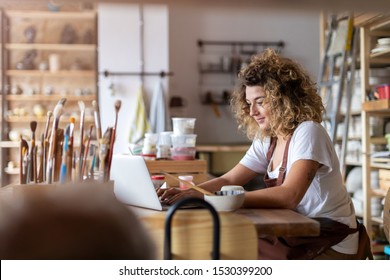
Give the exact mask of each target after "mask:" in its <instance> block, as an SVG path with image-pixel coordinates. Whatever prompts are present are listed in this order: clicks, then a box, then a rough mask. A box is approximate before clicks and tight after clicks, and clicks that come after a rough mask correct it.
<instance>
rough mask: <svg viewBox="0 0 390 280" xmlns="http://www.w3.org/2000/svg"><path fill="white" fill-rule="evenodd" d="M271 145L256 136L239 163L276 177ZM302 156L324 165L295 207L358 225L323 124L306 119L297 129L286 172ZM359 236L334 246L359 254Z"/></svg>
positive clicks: (292, 140)
mask: <svg viewBox="0 0 390 280" xmlns="http://www.w3.org/2000/svg"><path fill="white" fill-rule="evenodd" d="M269 146H270V138H267V139H265V140H264V141H261V140H254V141H253V143H252V145H251V147H250V148H249V150H248V151H247V152H246V155H245V156H244V157H243V158H242V159H241V161H240V163H241V164H242V165H244V166H246V167H247V168H249V169H251V170H253V171H255V172H257V173H261V174H265V172H268V176H269V178H276V177H277V176H278V174H279V167H280V165H279V166H278V167H277V168H276V169H274V170H272V171H271V170H269V169H268V162H267V151H268V148H269ZM301 159H307V160H314V161H317V162H318V163H320V164H321V165H322V166H321V167H320V168H319V169H318V171H317V173H316V175H315V177H314V179H313V181H312V183H311V184H310V186H309V188H308V190H307V192H306V194H305V195H304V197H303V198H302V200H301V202H300V203H299V204H298V206H297V208H296V209H295V210H296V211H297V212H298V213H300V214H302V215H305V216H307V217H313V218H315V217H326V218H330V219H333V220H336V221H338V222H340V223H344V224H346V225H348V226H349V227H350V228H356V218H355V209H354V207H353V204H352V200H351V198H350V196H349V194H348V192H347V189H346V188H345V186H343V181H342V176H341V172H340V164H339V160H338V157H337V154H336V152H335V150H334V146H333V143H332V141H331V139H330V138H329V135H328V133H327V132H326V130H325V128H324V127H323V126H322V125H321V124H319V123H316V122H312V121H308V122H303V123H301V124H300V125H299V126H298V127H297V129H296V130H295V131H294V133H293V135H292V137H291V141H290V146H289V150H288V160H287V167H286V168H287V173H286V176H288V173H289V170H290V169H291V166H292V164H294V162H296V161H298V160H301ZM269 171H270V172H269ZM358 238H359V234H358V233H357V232H356V233H353V234H350V235H348V236H347V237H346V238H345V239H344V240H343V241H341V242H340V243H338V244H337V245H335V246H333V247H332V249H334V250H336V251H338V252H341V253H344V254H356V253H357V249H358Z"/></svg>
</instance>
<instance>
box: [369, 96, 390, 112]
mask: <svg viewBox="0 0 390 280" xmlns="http://www.w3.org/2000/svg"><path fill="white" fill-rule="evenodd" d="M362 110H363V111H365V112H367V113H387V114H388V113H390V99H379V100H373V101H367V102H364V103H363V105H362Z"/></svg>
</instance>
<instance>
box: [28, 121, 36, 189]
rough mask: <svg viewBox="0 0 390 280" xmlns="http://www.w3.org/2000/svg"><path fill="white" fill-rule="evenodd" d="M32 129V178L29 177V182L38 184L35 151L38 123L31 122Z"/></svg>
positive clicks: (30, 163)
mask: <svg viewBox="0 0 390 280" xmlns="http://www.w3.org/2000/svg"><path fill="white" fill-rule="evenodd" d="M30 128H31V145H30V152H29V156H30V162H29V170H30V177H29V180H30V181H32V182H36V180H37V170H36V155H35V157H34V149H35V131H36V129H37V122H36V121H31V122H30Z"/></svg>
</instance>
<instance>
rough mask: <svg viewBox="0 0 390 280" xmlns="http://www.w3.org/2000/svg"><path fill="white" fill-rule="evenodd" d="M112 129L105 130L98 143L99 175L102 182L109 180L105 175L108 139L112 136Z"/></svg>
mask: <svg viewBox="0 0 390 280" xmlns="http://www.w3.org/2000/svg"><path fill="white" fill-rule="evenodd" d="M112 130H113V129H112V127H109V128H107V130H106V132H104V135H103V137H102V139H101V140H100V143H99V175H100V176H101V178H102V180H103V181H107V180H108V179H109V177H108V175H107V168H106V167H107V164H106V161H107V155H108V153H109V150H108V149H109V146H110V139H111V134H112Z"/></svg>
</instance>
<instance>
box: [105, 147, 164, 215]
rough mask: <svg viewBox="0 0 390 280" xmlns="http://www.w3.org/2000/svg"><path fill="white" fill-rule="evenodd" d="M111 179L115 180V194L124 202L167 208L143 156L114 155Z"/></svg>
mask: <svg viewBox="0 0 390 280" xmlns="http://www.w3.org/2000/svg"><path fill="white" fill-rule="evenodd" d="M110 179H111V180H114V193H115V196H116V197H117V199H118V200H119V201H121V202H122V203H124V204H128V205H132V206H139V207H144V208H149V209H154V210H159V211H161V210H166V209H167V207H163V205H162V204H161V202H160V200H159V198H158V196H157V193H156V190H155V188H154V185H153V182H152V179H151V178H150V173H149V170H148V168H147V166H146V163H145V160H144V158H143V157H142V156H133V155H129V154H115V155H113V157H112V162H111V171H110Z"/></svg>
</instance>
